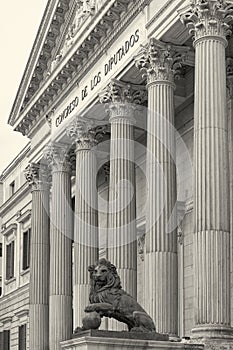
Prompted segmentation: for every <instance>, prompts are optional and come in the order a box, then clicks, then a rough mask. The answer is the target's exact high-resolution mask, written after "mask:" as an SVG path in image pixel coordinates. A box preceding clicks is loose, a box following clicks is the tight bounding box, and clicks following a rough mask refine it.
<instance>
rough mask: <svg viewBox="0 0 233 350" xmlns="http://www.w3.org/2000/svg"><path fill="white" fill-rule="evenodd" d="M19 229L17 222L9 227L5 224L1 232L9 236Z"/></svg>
mask: <svg viewBox="0 0 233 350" xmlns="http://www.w3.org/2000/svg"><path fill="white" fill-rule="evenodd" d="M14 231H17V224H11V225H9V226H8V227H5V225H3V230H2V232H1V234H2V235H3V236H8V235H9V234H10V233H12V232H14Z"/></svg>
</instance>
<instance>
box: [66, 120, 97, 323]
mask: <svg viewBox="0 0 233 350" xmlns="http://www.w3.org/2000/svg"><path fill="white" fill-rule="evenodd" d="M67 135H68V136H69V137H70V138H71V139H73V140H74V141H75V143H76V190H75V222H74V226H75V227H74V281H73V298H74V301H73V307H74V328H76V327H78V326H81V325H82V318H83V316H84V308H85V306H87V305H88V304H89V284H90V280H89V279H90V277H89V272H88V266H89V265H92V264H94V263H95V262H96V261H97V260H98V246H99V244H98V215H97V189H96V176H97V167H96V154H95V150H93V147H94V146H95V145H96V144H97V140H96V134H95V131H94V130H90V129H89V128H88V125H87V123H85V122H80V121H78V120H75V121H74V122H73V123H72V124H71V125H70V126H69V127H68V129H67Z"/></svg>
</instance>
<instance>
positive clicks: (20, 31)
mask: <svg viewBox="0 0 233 350" xmlns="http://www.w3.org/2000/svg"><path fill="white" fill-rule="evenodd" d="M47 1H48V0H20V1H5V0H0V5H1V12H0V43H1V47H0V50H1V55H0V79H1V85H0V150H1V152H0V174H1V173H2V171H3V170H4V169H5V168H6V167H7V165H9V163H10V162H11V161H12V160H13V159H14V158H15V157H16V156H17V155H18V153H19V152H20V150H21V149H23V148H24V147H25V146H26V145H27V143H28V142H29V139H28V138H27V137H24V136H22V135H21V134H20V133H18V132H15V131H13V128H12V127H11V126H9V125H8V124H7V121H8V118H9V115H10V111H11V108H12V106H13V103H14V99H15V97H16V94H17V90H18V87H19V84H20V82H21V78H22V76H23V72H24V69H25V67H26V64H27V61H28V58H29V55H30V52H31V48H32V45H33V43H34V40H35V37H36V34H37V30H38V28H39V25H40V22H41V19H42V16H43V13H44V10H45V7H46V4H47Z"/></svg>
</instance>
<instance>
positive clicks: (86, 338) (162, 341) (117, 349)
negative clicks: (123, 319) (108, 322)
mask: <svg viewBox="0 0 233 350" xmlns="http://www.w3.org/2000/svg"><path fill="white" fill-rule="evenodd" d="M167 339H168V336H167V335H161V334H157V333H155V334H150V333H147V334H145V333H129V332H112V331H96V330H92V331H87V332H82V333H80V334H79V335H78V336H76V337H75V338H73V339H71V340H68V341H65V342H62V343H61V348H62V349H66V350H84V349H85V350H110V349H114V350H129V349H130V350H132V349H134V350H137V349H138V350H142V349H143V350H147V349H154V350H155V349H156V350H161V349H167V350H171V349H174V350H178V349H186V350H189V349H190V350H202V349H203V348H204V347H203V345H195V344H185V343H181V342H169V341H168V340H167Z"/></svg>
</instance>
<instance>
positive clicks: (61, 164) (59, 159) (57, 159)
mask: <svg viewBox="0 0 233 350" xmlns="http://www.w3.org/2000/svg"><path fill="white" fill-rule="evenodd" d="M43 154H44V158H45V159H46V160H47V161H48V163H49V165H50V167H51V168H52V171H53V172H54V171H65V172H69V171H70V170H71V163H70V160H69V155H68V150H67V147H66V145H63V144H58V143H57V144H51V145H48V146H47V147H46V148H45V149H44V152H43Z"/></svg>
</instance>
